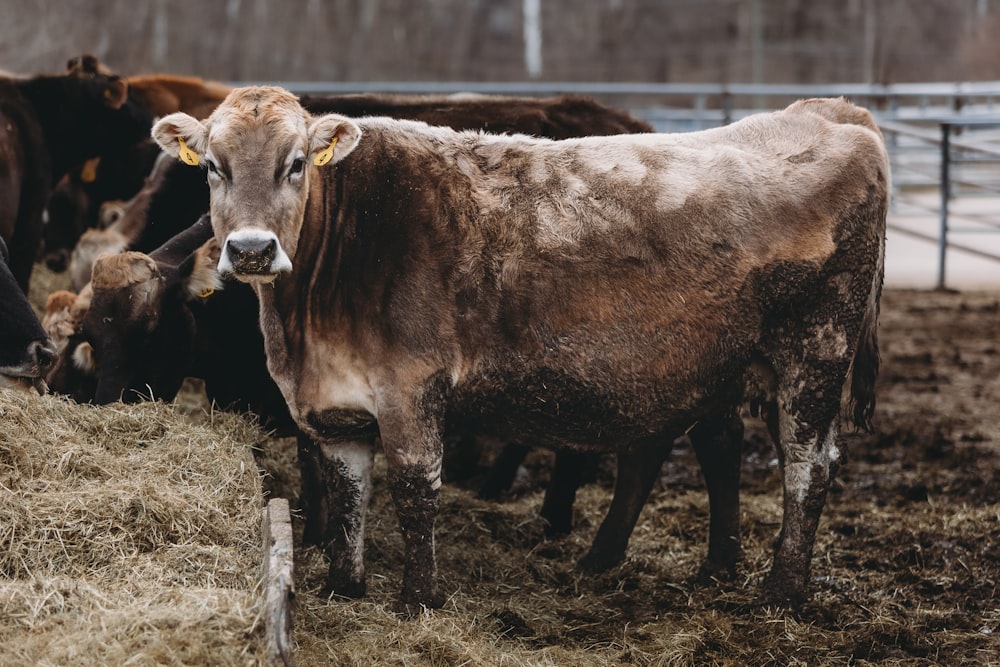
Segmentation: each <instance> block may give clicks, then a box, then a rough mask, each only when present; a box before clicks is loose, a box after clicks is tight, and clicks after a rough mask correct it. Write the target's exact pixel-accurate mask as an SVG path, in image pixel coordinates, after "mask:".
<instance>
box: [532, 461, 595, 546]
mask: <svg viewBox="0 0 1000 667" xmlns="http://www.w3.org/2000/svg"><path fill="white" fill-rule="evenodd" d="M586 457H587V454H585V453H583V452H578V451H576V450H573V449H561V450H559V451H558V452H557V453H556V461H555V465H554V466H553V468H552V476H551V477H550V478H549V485H548V486H547V487H546V489H545V500H544V501H542V511H541V515H542V518H543V519H545V520H546V522H548V525H547V526H546V528H545V534H546V535H548V536H549V537H554V536H556V535H566V534H568V533H570V532H572V530H573V503H574V502H575V501H576V490H577V489H579V488H580V482H581V481H582V480H583V466H584V463H585V461H586Z"/></svg>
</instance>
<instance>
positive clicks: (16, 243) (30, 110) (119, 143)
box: [0, 75, 153, 289]
mask: <svg viewBox="0 0 1000 667" xmlns="http://www.w3.org/2000/svg"><path fill="white" fill-rule="evenodd" d="M127 91H128V88H127V86H126V84H125V81H124V80H122V79H120V78H118V77H114V76H111V77H109V76H103V75H97V76H93V77H78V76H75V75H62V76H33V77H25V78H15V77H0V237H2V238H3V239H5V240H6V241H7V242H8V246H9V249H10V255H11V261H10V269H11V271H12V272H13V273H14V276H15V278H16V279H17V282H18V284H19V285H21V286H22V288H24V289H27V285H28V280H29V278H30V276H31V269H32V266H33V264H34V261H35V258H36V257H37V255H38V249H39V243H40V240H41V235H42V211H43V210H44V208H45V202H46V200H47V198H48V196H49V192H50V191H51V190H52V186H53V184H54V183H56V182H57V181H58V180H59V179H60V178H61V177H62V175H63V174H65V173H67V172H68V171H69V170H70V169H72V168H73V167H74V166H75V165H79V164H81V163H83V161H84V160H86V159H88V158H91V157H95V156H100V155H103V154H106V153H109V152H113V151H115V150H117V149H119V148H120V147H124V146H129V145H132V144H134V143H135V142H137V141H139V140H140V139H141V138H142V137H143V136H144V135H146V134H147V133H148V132H149V128H150V127H151V126H152V122H153V118H152V116H150V115H148V114H147V113H146V112H145V111H143V110H142V109H140V108H138V107H136V106H135V105H133V104H131V103H129V102H128V101H127Z"/></svg>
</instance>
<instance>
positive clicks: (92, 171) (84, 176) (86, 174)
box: [80, 160, 97, 183]
mask: <svg viewBox="0 0 1000 667" xmlns="http://www.w3.org/2000/svg"><path fill="white" fill-rule="evenodd" d="M80 180H81V181H83V182H84V183H93V182H94V181H96V180H97V167H96V161H95V160H87V161H86V162H84V163H83V169H81V170H80Z"/></svg>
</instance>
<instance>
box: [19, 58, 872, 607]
mask: <svg viewBox="0 0 1000 667" xmlns="http://www.w3.org/2000/svg"><path fill="white" fill-rule="evenodd" d="M888 192H889V169H888V160H887V156H886V152H885V148H884V145H883V142H882V138H881V135H880V133H879V131H878V128H877V127H876V126H875V124H874V123H873V121H872V118H871V116H870V115H869V114H868V113H867V112H866V111H865V110H863V109H861V108H859V107H856V106H854V105H852V104H851V103H849V102H847V101H845V100H842V99H836V100H835V99H814V100H804V101H801V102H797V103H795V104H792V105H791V106H789V107H788V108H786V109H784V110H780V111H776V112H773V113H766V114H758V115H754V116H750V117H748V118H746V119H744V120H741V121H739V122H736V123H734V124H732V125H729V126H726V127H721V128H717V129H712V130H707V131H702V132H695V133H686V134H657V133H654V132H652V128H650V127H649V126H648V125H647V124H645V123H644V122H642V121H639V120H636V119H634V118H632V117H630V116H629V115H628V114H625V113H623V112H621V111H618V110H615V109H611V108H608V107H605V106H602V105H600V104H597V103H595V102H594V101H592V100H589V99H586V98H579V97H556V98H548V99H535V98H511V97H493V96H479V95H461V96H450V97H428V96H414V97H405V96H379V95H343V96H324V97H308V96H307V97H301V98H299V97H296V96H294V95H292V94H290V93H288V92H287V91H285V90H282V89H280V88H275V87H249V88H236V89H230V88H228V87H226V86H223V85H221V84H218V83H214V82H208V81H203V80H201V79H198V78H194V77H183V76H173V75H159V74H157V75H145V76H130V77H128V78H127V79H126V78H125V77H122V76H119V75H117V74H115V73H114V72H112V71H110V70H109V69H108V68H107V67H106V66H104V65H103V64H102V63H100V62H99V61H98V60H97V59H95V58H94V57H92V56H89V55H85V56H82V57H78V58H74V59H72V60H70V61H69V64H68V70H67V72H65V73H63V74H61V75H44V76H42V75H40V76H14V75H0V241H3V242H5V243H0V249H2V250H3V260H4V261H3V262H2V263H0V386H5V385H14V386H20V387H26V388H32V387H34V388H35V389H37V390H38V391H42V392H44V391H45V390H46V387H48V388H49V389H50V390H51V391H54V392H58V393H61V394H66V395H68V396H71V397H72V398H73V399H75V400H77V401H80V402H93V403H98V404H105V403H110V402H114V401H119V400H123V401H134V400H141V399H148V398H158V399H165V400H170V399H172V398H173V397H174V396H175V395H176V394H177V392H178V391H179V389H180V387H181V384H182V382H183V380H184V378H185V377H198V378H202V379H203V380H204V383H205V389H206V392H207V394H208V397H209V399H211V400H212V401H214V402H216V403H217V404H219V405H220V406H226V407H230V408H233V409H237V410H241V411H251V412H254V413H256V414H257V415H259V416H260V417H261V418H262V419H263V420H264V421H265V422H266V423H267V424H269V425H270V426H271V427H272V428H274V429H276V430H278V431H279V432H283V433H287V434H292V435H295V436H297V438H298V442H299V455H300V464H301V468H302V472H303V481H302V485H303V486H302V491H301V504H302V506H303V512H304V516H305V517H306V535H305V539H306V540H307V541H309V542H312V543H317V544H323V545H325V549H326V553H327V555H328V557H329V560H330V569H329V575H328V579H327V589H328V591H329V592H331V593H335V594H338V595H343V596H350V597H356V596H360V595H363V594H364V592H365V566H364V557H363V555H364V546H363V545H364V526H365V511H366V507H367V504H368V500H369V497H370V493H371V471H372V464H373V457H374V454H375V449H376V446H378V447H379V448H380V451H382V452H383V453H384V455H385V457H386V462H387V481H388V486H389V488H390V491H391V494H392V498H393V501H394V503H395V506H396V510H397V514H398V517H399V522H400V527H401V530H402V534H403V538H404V543H405V566H404V573H403V582H402V592H401V596H400V602H401V605H402V607H403V608H404V609H405V610H407V611H413V610H416V609H420V608H421V607H424V606H429V607H435V606H439V605H440V604H441V603H442V600H443V596H442V594H441V592H440V591H439V590H438V585H437V575H436V566H435V557H434V534H433V527H434V519H435V515H436V513H437V508H438V502H439V500H438V499H439V493H440V486H441V482H442V472H441V471H442V458H443V456H444V450H445V447H444V443H445V442H446V441H448V439H454V438H466V437H474V436H477V435H488V436H493V437H499V438H501V439H503V441H505V442H507V443H509V445H508V449H507V451H505V453H504V455H503V456H501V459H500V460H501V461H503V462H504V464H503V465H502V466H501V467H500V468H499V469H498V470H496V471H494V477H493V479H494V483H493V484H491V488H490V489H489V490H484V492H485V493H495V492H496V491H497V488H498V487H500V486H502V484H503V482H502V480H503V479H505V478H506V477H509V475H510V474H511V472H512V471H513V469H514V468H516V466H517V464H518V463H519V461H520V458H521V457H522V456H523V455H524V453H525V452H526V451H527V450H528V449H529V448H531V447H535V446H548V447H553V448H556V450H557V452H558V455H557V459H556V467H555V470H554V472H553V476H552V481H551V485H550V487H549V489H548V491H547V494H546V498H545V502H544V504H543V508H542V514H543V516H544V517H545V518H546V519H547V520H548V522H549V525H550V528H551V530H552V531H553V532H555V533H559V532H566V531H568V530H570V528H571V525H572V504H573V499H574V494H575V491H576V487H577V485H578V484H579V481H580V466H581V459H582V457H583V456H585V455H586V454H587V453H588V452H598V451H610V452H614V453H615V454H616V455H617V461H618V473H617V478H616V483H615V489H614V496H613V499H612V502H611V506H610V509H609V512H608V516H607V517H606V518H605V520H604V522H603V523H602V525H601V527H600V529H599V531H598V533H597V536H596V537H595V540H594V543H593V545H592V547H591V549H590V551H589V553H588V554H587V555H586V556H585V558H584V559H583V561H582V562H581V564H580V565H581V566H583V567H587V568H590V569H593V570H601V569H607V568H609V567H612V566H614V565H615V564H617V563H618V562H620V561H621V560H622V559H623V558H624V555H625V551H626V546H627V543H628V540H629V537H630V534H631V532H632V528H633V527H634V525H635V522H636V521H637V519H638V516H639V513H640V511H641V509H642V507H643V504H644V503H645V500H646V497H647V495H648V494H649V492H650V490H651V488H652V486H653V484H654V482H655V480H656V478H657V474H658V471H659V468H660V464H661V463H662V461H663V459H664V458H665V457H666V455H667V454H668V453H669V450H670V447H671V445H672V443H673V442H674V441H675V439H676V438H678V437H679V436H682V435H684V434H687V436H688V437H689V438H690V440H691V443H692V445H693V446H694V449H695V452H696V454H697V457H698V460H699V462H700V464H701V467H702V471H703V473H704V476H705V481H706V486H707V490H708V494H709V502H710V510H711V519H710V526H709V545H708V553H707V556H706V559H705V561H704V564H703V566H702V574H703V575H705V576H722V575H729V576H731V575H732V574H733V573H734V572H735V571H736V567H737V564H738V560H739V557H740V525H739V476H740V450H741V443H742V437H743V421H742V417H741V412H742V409H743V408H744V407H745V406H746V405H749V406H750V409H751V412H752V413H753V415H754V416H758V417H760V418H761V419H763V420H764V422H765V423H766V425H767V427H768V429H769V431H770V434H771V436H772V438H773V440H774V442H775V444H776V448H777V452H778V457H779V461H780V464H781V469H782V474H783V482H784V488H785V493H784V518H783V522H782V527H781V533H780V536H779V538H778V541H777V546H776V549H775V555H774V562H773V565H772V568H771V571H770V573H769V574H768V576H767V578H766V580H765V582H764V585H763V590H762V592H761V595H760V599H761V601H762V602H765V603H777V604H786V605H795V604H798V603H799V602H801V601H802V600H803V599H804V598H805V597H806V595H807V592H808V583H809V571H810V560H811V554H812V548H813V542H814V539H815V533H816V528H817V524H818V521H819V517H820V514H821V512H822V509H823V505H824V503H825V498H826V494H827V490H828V488H829V486H830V483H831V481H832V479H833V477H834V475H835V474H836V471H837V468H838V465H839V462H840V459H841V450H840V448H839V446H838V442H837V433H838V429H839V427H840V425H841V422H843V421H846V422H847V423H849V424H853V425H854V426H856V427H860V428H867V427H869V425H870V419H871V415H872V411H873V410H874V404H875V398H874V383H875V376H876V374H877V372H878V345H877V335H876V328H877V318H878V307H879V296H880V292H881V287H882V276H883V260H884V238H885V216H886V212H887V207H888ZM39 259H44V261H45V262H46V264H47V265H48V266H49V267H50V268H51V269H52V270H55V271H69V272H70V274H71V281H70V282H71V284H72V287H73V290H72V291H62V290H60V291H57V292H54V293H53V294H51V295H50V296H49V298H48V302H47V304H46V312H45V315H44V318H43V321H42V322H41V323H39V321H38V320H37V319H36V317H35V315H34V313H33V311H32V309H31V307H30V305H29V304H28V301H27V298H26V297H25V293H26V291H27V286H28V282H29V280H30V276H31V271H32V267H33V266H34V264H35V262H36V261H38V260H39ZM496 480H501V481H500V482H496Z"/></svg>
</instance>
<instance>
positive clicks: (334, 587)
mask: <svg viewBox="0 0 1000 667" xmlns="http://www.w3.org/2000/svg"><path fill="white" fill-rule="evenodd" d="M366 592H367V587H366V585H365V581H364V580H363V579H362V580H361V581H350V580H344V579H341V578H340V577H337V576H335V575H334V574H333V573H332V572H331V573H330V574H329V575H328V576H327V579H326V586H324V587H323V591H322V595H323V597H331V596H334V597H341V598H351V599H358V598H363V597H364V596H365V593H366Z"/></svg>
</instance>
